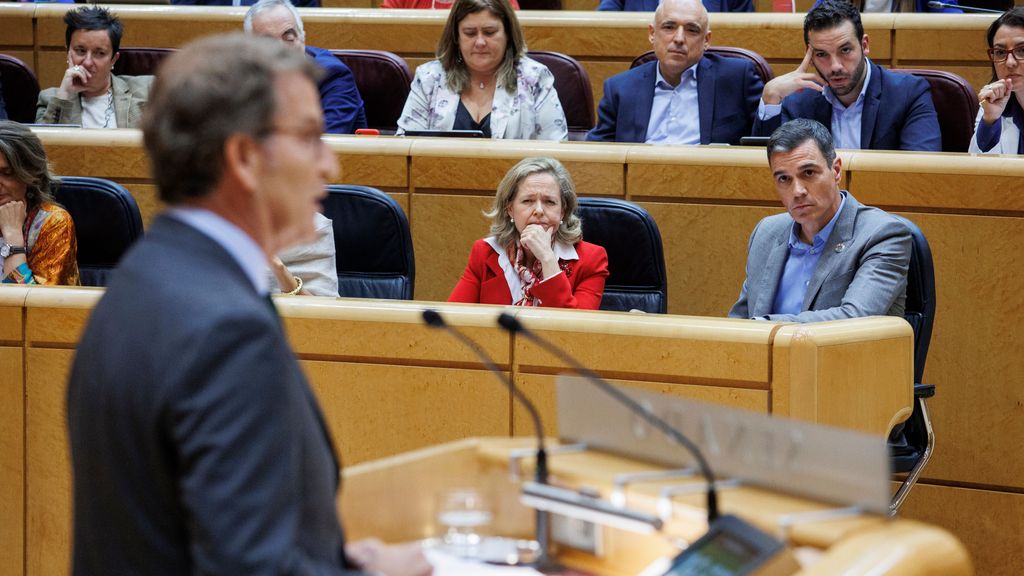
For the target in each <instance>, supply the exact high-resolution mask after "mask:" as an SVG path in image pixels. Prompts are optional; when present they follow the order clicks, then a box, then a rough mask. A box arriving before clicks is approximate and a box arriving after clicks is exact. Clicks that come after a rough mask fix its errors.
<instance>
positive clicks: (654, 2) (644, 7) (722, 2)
mask: <svg viewBox="0 0 1024 576" xmlns="http://www.w3.org/2000/svg"><path fill="white" fill-rule="evenodd" d="M659 4H660V2H659V1H658V0H601V3H600V4H598V6H597V9H598V10H617V11H619V12H654V11H655V10H657V9H658V5H659ZM704 8H706V9H707V11H708V12H753V11H754V1H753V0H704Z"/></svg>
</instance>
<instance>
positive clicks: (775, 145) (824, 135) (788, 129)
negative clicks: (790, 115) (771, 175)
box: [768, 118, 836, 166]
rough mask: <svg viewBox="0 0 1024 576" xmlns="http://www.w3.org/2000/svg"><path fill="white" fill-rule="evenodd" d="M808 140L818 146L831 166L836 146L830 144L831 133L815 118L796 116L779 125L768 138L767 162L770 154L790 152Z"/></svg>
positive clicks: (769, 160) (770, 156) (770, 158)
mask: <svg viewBox="0 0 1024 576" xmlns="http://www.w3.org/2000/svg"><path fill="white" fill-rule="evenodd" d="M808 140H813V141H814V143H815V144H816V145H817V146H818V150H819V151H820V152H821V155H822V156H824V157H825V162H826V163H827V164H828V165H829V166H831V165H832V162H834V161H835V159H836V147H835V146H834V145H833V144H832V134H831V133H830V132H829V131H828V128H825V127H824V126H822V125H821V123H820V122H818V121H816V120H811V119H810V118H797V119H795V120H790V121H789V122H786V123H785V124H783V125H782V126H779V128H778V129H777V130H775V132H772V136H771V138H769V139H768V163H769V164H771V161H772V156H774V155H776V154H785V153H787V152H792V151H793V150H795V149H796V148H797V147H798V146H801V145H803V144H804V143H805V142H807V141H808Z"/></svg>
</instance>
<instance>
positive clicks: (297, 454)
mask: <svg viewBox="0 0 1024 576" xmlns="http://www.w3.org/2000/svg"><path fill="white" fill-rule="evenodd" d="M318 73H319V72H318V70H317V69H316V67H315V65H314V64H313V63H312V62H311V61H310V60H309V59H307V58H306V57H305V56H304V55H303V54H302V53H301V52H297V51H295V50H292V49H290V48H288V47H287V46H285V45H284V44H282V43H280V42H275V41H273V40H268V39H257V38H247V37H245V36H243V35H241V34H237V35H228V36H215V37H209V38H206V39H203V40H199V41H198V42H195V43H192V44H190V45H188V46H186V47H185V48H184V49H182V50H181V51H180V52H178V53H177V54H176V55H174V56H172V57H170V58H169V59H168V60H167V62H166V63H165V65H164V66H163V68H162V73H161V76H160V77H159V78H158V79H157V80H156V82H155V84H154V86H153V92H152V94H151V96H152V97H151V98H150V101H149V102H150V106H149V107H148V108H147V111H146V115H145V117H144V119H143V135H144V140H145V145H146V151H147V152H148V153H149V156H150V165H151V166H152V169H153V175H154V179H155V180H156V182H157V185H158V188H159V192H160V198H161V200H163V201H164V202H165V203H166V204H168V205H169V209H168V210H167V211H166V212H164V213H163V214H162V215H160V216H159V217H157V218H156V220H155V221H154V222H153V224H152V225H151V226H150V228H149V230H148V231H147V234H146V236H145V237H144V238H143V239H142V240H140V241H139V242H138V243H137V244H136V245H135V246H134V247H133V248H132V250H131V251H130V252H129V254H127V255H126V256H125V258H124V259H123V261H122V262H121V264H120V266H119V268H118V270H117V271H116V272H115V273H114V275H113V278H112V281H111V283H110V285H109V287H108V289H107V291H106V293H105V294H104V296H103V297H102V298H101V299H100V301H99V303H98V304H97V305H96V308H95V310H94V311H93V314H92V316H91V318H90V320H89V324H88V326H87V327H86V330H85V332H84V334H83V336H82V339H81V341H80V343H79V346H78V352H77V354H76V357H75V361H74V365H73V367H72V371H71V379H70V382H69V384H68V396H67V411H68V433H69V437H70V444H71V456H72V465H73V472H74V506H75V509H74V532H73V533H74V554H73V572H74V574H75V575H76V576H84V575H92V574H96V575H100V574H167V575H171V574H268V575H269V574H318V575H319V574H323V575H341V574H348V573H352V572H355V571H357V570H359V569H365V570H367V571H371V572H375V573H381V574H389V575H393V576H394V575H411V576H415V575H421V574H426V573H429V571H430V566H429V564H427V563H426V561H425V559H423V557H422V554H421V553H420V552H419V551H418V550H413V549H412V548H408V547H404V548H403V547H386V546H383V545H381V544H380V543H379V542H376V541H364V542H363V543H354V545H349V547H346V546H345V542H344V536H343V533H342V528H341V524H340V522H339V519H338V515H337V505H336V494H337V490H338V484H339V479H338V476H339V473H338V461H337V459H336V458H335V454H334V448H333V446H332V442H331V437H330V434H329V431H328V430H327V429H326V427H325V426H324V422H323V418H322V415H321V412H320V409H319V407H318V405H317V402H316V398H315V397H314V395H313V392H312V391H311V390H310V388H309V385H308V383H307V382H306V378H305V376H304V374H303V372H302V369H301V367H300V366H299V364H298V361H297V360H296V358H295V354H294V353H293V352H292V350H291V347H290V346H289V344H288V340H287V338H286V337H285V334H284V331H283V329H282V327H281V322H280V319H279V318H278V316H277V313H276V310H275V309H274V304H273V302H272V301H271V300H270V297H269V296H268V288H269V279H268V278H267V275H266V266H267V259H268V255H270V254H275V253H277V252H278V251H279V250H281V249H284V248H287V247H289V246H291V245H293V244H295V243H297V242H301V241H304V240H308V239H310V238H312V237H313V235H314V234H315V232H314V229H313V213H314V211H315V210H316V209H317V205H318V203H319V200H320V199H322V198H323V197H324V194H325V190H324V184H325V183H326V182H327V181H328V180H330V179H332V178H334V177H335V176H336V175H337V172H338V166H337V161H336V160H335V156H334V153H333V152H332V151H331V150H330V149H328V148H327V146H326V145H325V144H324V142H323V141H322V140H321V134H322V132H323V113H322V112H321V108H320V103H319V97H318V94H317V89H316V84H315V80H316V78H317V74H318Z"/></svg>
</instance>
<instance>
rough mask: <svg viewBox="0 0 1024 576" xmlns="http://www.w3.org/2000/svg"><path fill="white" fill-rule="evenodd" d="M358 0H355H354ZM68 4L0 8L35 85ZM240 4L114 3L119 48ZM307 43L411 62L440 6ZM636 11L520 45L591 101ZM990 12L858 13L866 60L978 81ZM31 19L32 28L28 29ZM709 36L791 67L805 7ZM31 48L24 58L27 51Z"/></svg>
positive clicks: (640, 18)
mask: <svg viewBox="0 0 1024 576" xmlns="http://www.w3.org/2000/svg"><path fill="white" fill-rule="evenodd" d="M359 1H363V0H359ZM66 10H67V6H66V5H48V4H36V5H27V6H16V5H0V22H2V24H0V32H3V33H4V36H3V37H4V44H6V45H9V48H8V49H9V50H10V51H11V53H12V54H13V55H15V56H18V57H19V58H21V59H22V60H25V61H26V62H28V63H29V64H30V65H31V66H33V67H34V69H35V70H36V71H37V73H38V75H39V83H40V85H41V86H42V87H44V88H45V87H48V86H55V85H57V83H58V82H59V80H60V78H61V76H62V74H63V71H64V69H65V68H66V57H65V52H66V50H65V48H64V28H65V26H64V23H63V21H62V20H61V18H62V16H63V14H64V12H65V11H66ZM245 11H246V9H245V7H240V8H231V7H185V6H176V7H166V6H165V7H160V6H118V7H116V8H115V12H116V13H117V14H118V16H119V17H120V18H121V20H122V21H123V22H124V25H125V34H124V38H123V40H122V42H121V45H122V46H125V47H129V46H146V47H166V48H176V47H180V46H181V45H182V44H184V43H185V42H186V41H188V40H190V39H192V38H196V37H198V36H202V35H206V34H211V33H214V32H227V31H238V30H241V29H242V18H243V17H244V15H245ZM300 12H301V13H302V14H303V20H304V23H305V28H306V37H307V41H308V42H309V44H311V45H314V46H320V47H322V48H337V49H341V48H349V49H352V48H354V49H372V50H388V51H390V52H394V53H396V54H398V55H400V56H402V57H403V58H405V59H406V60H407V61H408V62H409V65H410V66H411V67H413V68H415V67H416V66H419V65H420V64H422V63H423V62H425V61H427V60H430V59H432V58H433V54H434V52H435V50H436V47H437V40H438V38H439V37H440V34H441V29H442V28H443V26H444V21H445V19H446V18H447V12H445V11H436V10H378V9H372V8H344V9H343V8H320V9H301V10H300ZM651 17H652V15H651V14H649V13H642V12H593V11H579V12H577V11H558V12H548V11H529V10H526V11H522V12H520V13H519V20H520V22H521V23H522V25H523V31H524V34H525V35H526V41H527V45H528V46H529V47H530V49H531V50H552V51H555V52H562V53H564V54H568V55H569V56H572V57H573V58H575V59H577V60H579V61H580V62H581V63H582V64H583V66H584V67H585V68H586V70H587V73H588V74H589V76H590V81H591V85H592V87H593V90H594V103H595V104H596V103H597V102H599V101H600V99H601V96H602V94H603V92H604V81H605V80H606V79H608V78H609V77H611V76H613V75H615V74H618V73H619V72H622V71H624V70H626V69H627V68H628V67H629V63H630V62H632V60H633V58H635V57H636V56H639V55H640V54H643V53H644V52H646V51H648V50H650V49H651V46H650V43H649V42H648V40H647V26H648V24H649V23H650V20H651ZM992 20H993V16H986V15H969V14H958V15H944V14H899V15H893V14H865V15H864V17H863V22H864V29H865V33H867V34H868V37H869V39H870V48H871V58H872V59H873V60H874V61H875V62H877V63H878V64H883V65H886V66H891V67H894V68H900V67H903V68H935V69H939V70H948V71H951V72H956V73H957V74H960V75H962V76H964V77H965V78H967V80H968V81H969V82H970V83H971V84H972V85H973V86H974V87H975V88H980V87H981V86H982V85H983V84H984V83H985V82H987V81H988V80H989V78H990V76H991V65H990V64H989V62H988V60H987V59H986V57H985V48H986V47H987V46H986V43H985V30H986V28H987V27H988V25H989V24H990V23H991V22H992ZM33 26H34V28H33ZM711 27H712V30H713V34H712V39H713V43H714V44H716V45H719V46H739V47H743V48H748V49H750V50H753V51H755V52H757V53H759V54H761V55H762V56H764V57H765V58H766V59H767V60H768V62H769V63H770V64H771V65H772V67H773V69H774V70H775V73H776V74H781V73H786V72H790V71H792V70H793V69H794V68H795V67H796V65H797V64H798V63H799V62H800V60H801V59H802V58H803V54H804V50H805V47H804V43H803V14H773V13H763V12H754V13H715V14H712V15H711ZM29 53H31V57H28V55H29Z"/></svg>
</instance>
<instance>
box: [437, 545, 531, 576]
mask: <svg viewBox="0 0 1024 576" xmlns="http://www.w3.org/2000/svg"><path fill="white" fill-rule="evenodd" d="M423 553H424V554H425V555H426V557H427V561H429V562H430V563H431V564H432V565H433V566H434V576H541V573H540V572H538V571H536V570H534V569H533V568H524V567H522V566H499V565H497V564H484V563H483V562H474V561H472V560H466V559H463V558H459V557H458V556H453V555H451V554H446V553H444V552H442V551H440V550H437V549H431V548H428V549H426V550H424V551H423Z"/></svg>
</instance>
